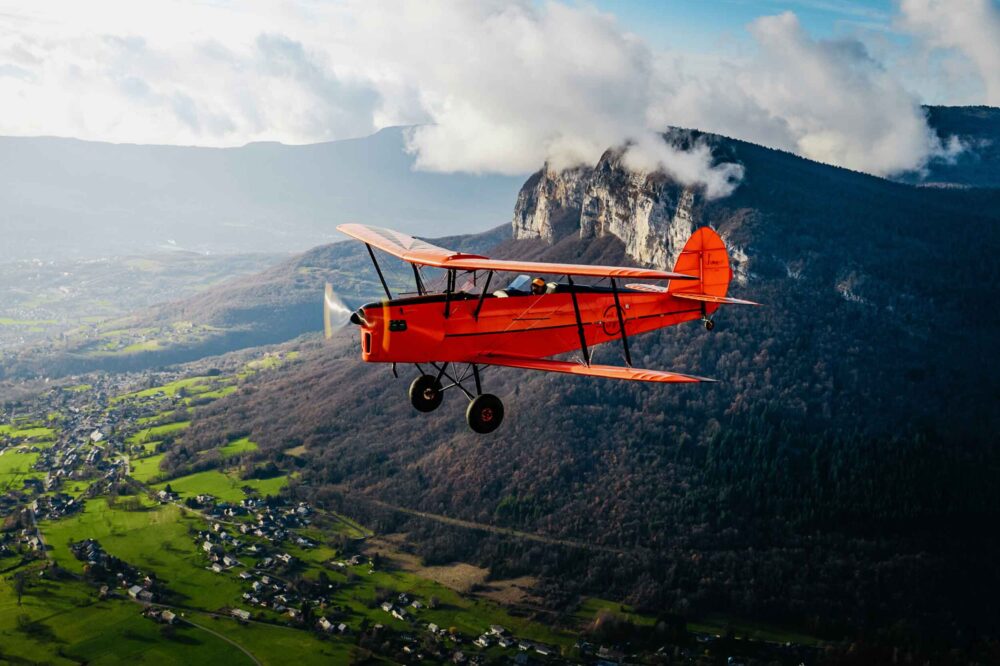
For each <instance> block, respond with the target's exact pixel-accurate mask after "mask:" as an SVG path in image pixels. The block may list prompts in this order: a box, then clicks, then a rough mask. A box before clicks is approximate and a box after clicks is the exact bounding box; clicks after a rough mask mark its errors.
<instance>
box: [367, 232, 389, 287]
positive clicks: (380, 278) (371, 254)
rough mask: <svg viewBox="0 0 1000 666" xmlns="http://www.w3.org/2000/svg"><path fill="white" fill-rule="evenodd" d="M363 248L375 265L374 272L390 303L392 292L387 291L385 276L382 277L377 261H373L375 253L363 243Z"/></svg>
mask: <svg viewBox="0 0 1000 666" xmlns="http://www.w3.org/2000/svg"><path fill="white" fill-rule="evenodd" d="M365 247H366V248H368V256H369V257H371V258H372V263H373V264H375V272H376V273H378V279H379V281H380V282H381V283H382V288H383V289H385V296H386V298H388V299H389V300H390V301H391V300H392V292H390V291H389V285H387V284H386V283H385V276H384V275H382V269H381V268H380V267H379V265H378V261H377V260H376V259H375V253H374V252H372V246H371V245H369V244H368V243H365Z"/></svg>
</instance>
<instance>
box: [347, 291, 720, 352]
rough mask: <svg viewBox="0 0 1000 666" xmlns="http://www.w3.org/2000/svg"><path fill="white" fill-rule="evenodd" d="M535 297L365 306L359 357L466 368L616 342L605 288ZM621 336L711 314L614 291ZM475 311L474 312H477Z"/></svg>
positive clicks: (705, 307)
mask: <svg viewBox="0 0 1000 666" xmlns="http://www.w3.org/2000/svg"><path fill="white" fill-rule="evenodd" d="M574 292H575V295H576V301H577V307H576V308H575V307H574V305H573V293H571V292H570V291H569V290H566V291H563V292H561V293H552V294H541V295H532V294H526V295H512V296H507V297H498V296H495V295H492V294H491V295H487V296H486V297H485V298H483V299H482V301H481V302H480V298H479V295H478V294H467V293H454V294H451V295H450V296H446V295H445V294H429V295H424V296H415V297H412V298H402V299H395V300H391V301H389V300H386V301H383V302H381V303H371V304H368V305H365V306H363V307H362V308H361V309H360V310H359V311H358V315H360V316H358V320H359V321H360V325H361V356H362V358H363V359H364V360H365V361H368V362H373V363H428V362H454V363H463V362H467V363H471V362H473V361H474V359H476V358H479V357H481V356H482V355H483V354H490V353H495V354H510V355H516V356H527V357H533V358H545V357H549V356H552V355H555V354H560V353H563V352H567V351H572V350H574V349H580V347H581V342H580V329H581V327H580V326H578V323H577V321H578V320H577V315H576V311H577V308H578V309H579V314H580V317H579V321H580V322H581V323H582V330H583V334H584V338H585V340H586V344H587V346H588V347H591V346H594V345H598V344H601V343H604V342H609V341H612V340H619V339H620V338H621V326H620V324H619V316H618V314H619V313H618V311H617V310H616V306H615V296H614V293H613V292H612V291H611V290H610V289H600V288H594V287H576V288H575V289H574ZM618 303H619V305H620V308H621V310H620V313H621V319H622V320H623V321H624V322H625V332H626V333H627V335H628V336H630V337H631V336H634V335H638V334H641V333H647V332H649V331H653V330H656V329H658V328H663V327H665V326H672V325H674V324H680V323H682V322H686V321H693V320H699V319H702V318H703V317H705V316H707V315H711V314H712V313H713V312H715V310H716V309H718V307H719V306H718V305H717V304H714V303H705V304H702V303H697V302H692V301H690V300H684V299H680V298H675V297H673V296H671V295H670V294H669V293H651V292H646V291H638V290H630V289H619V290H618ZM477 309H478V310H477Z"/></svg>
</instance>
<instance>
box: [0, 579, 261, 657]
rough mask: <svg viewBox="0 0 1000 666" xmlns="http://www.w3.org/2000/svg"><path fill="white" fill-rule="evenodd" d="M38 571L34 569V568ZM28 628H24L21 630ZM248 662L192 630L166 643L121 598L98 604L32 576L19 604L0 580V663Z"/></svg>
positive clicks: (90, 596)
mask: <svg viewBox="0 0 1000 666" xmlns="http://www.w3.org/2000/svg"><path fill="white" fill-rule="evenodd" d="M32 569H37V566H35V567H32ZM25 625H28V626H25ZM83 662H88V663H92V664H142V663H145V664H193V663H202V664H207V663H213V662H216V663H226V664H229V663H233V664H248V663H251V662H250V660H249V659H247V658H246V657H245V656H244V655H242V654H241V653H239V652H236V651H235V650H233V648H232V646H230V645H229V644H228V643H226V642H224V641H223V640H221V639H219V638H217V637H215V636H213V635H211V634H209V633H206V632H204V631H201V630H199V629H195V628H193V627H184V628H178V630H177V632H176V636H175V638H173V639H165V638H164V637H162V635H161V633H160V627H159V626H158V625H156V624H155V623H153V622H152V621H150V620H147V619H145V618H143V617H141V615H140V608H139V606H138V605H136V604H134V603H132V602H130V601H126V600H124V599H117V600H107V601H98V600H97V597H96V594H95V591H94V589H93V588H92V587H90V586H89V585H87V584H85V583H83V582H80V581H75V580H59V581H49V580H43V579H39V578H38V577H37V576H31V577H30V582H29V585H28V588H27V589H26V590H25V593H24V595H23V598H22V600H21V605H20V606H18V605H17V596H16V595H15V593H14V590H13V583H12V580H11V579H10V577H9V576H4V577H2V578H0V663H15V664H16V663H52V664H79V663H83Z"/></svg>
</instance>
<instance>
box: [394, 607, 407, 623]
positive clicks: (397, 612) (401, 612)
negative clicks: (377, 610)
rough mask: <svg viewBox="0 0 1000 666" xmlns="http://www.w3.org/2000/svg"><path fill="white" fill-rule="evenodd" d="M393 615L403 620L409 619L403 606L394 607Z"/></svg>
mask: <svg viewBox="0 0 1000 666" xmlns="http://www.w3.org/2000/svg"><path fill="white" fill-rule="evenodd" d="M392 616H393V617H394V618H396V619H397V620H400V621H401V622H405V621H406V620H407V617H406V611H405V610H403V609H401V608H393V609H392Z"/></svg>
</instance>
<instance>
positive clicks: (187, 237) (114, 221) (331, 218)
mask: <svg viewBox="0 0 1000 666" xmlns="http://www.w3.org/2000/svg"><path fill="white" fill-rule="evenodd" d="M927 111H928V117H929V120H930V122H931V125H932V126H933V127H934V128H935V129H936V131H937V132H938V133H939V135H940V136H941V137H942V139H943V140H945V141H946V142H947V141H948V140H950V138H951V137H952V136H957V137H958V138H959V139H960V141H961V143H962V145H963V146H964V147H965V151H964V152H963V153H961V154H960V155H959V156H958V157H957V158H956V159H955V160H954V161H953V162H950V163H949V162H945V161H942V160H936V161H932V162H931V163H930V164H929V165H928V166H927V168H926V169H925V170H923V171H921V172H914V173H908V174H900V175H899V179H900V180H903V181H905V182H910V183H930V184H938V185H942V184H950V185H954V184H960V185H973V186H997V185H998V184H1000V145H998V142H997V140H996V136H997V135H998V124H1000V112H998V111H997V110H996V109H990V108H988V107H928V109H927ZM404 132H405V129H404V128H398V127H397V128H389V129H385V130H382V131H380V132H378V133H376V134H374V135H372V136H369V137H364V138H360V139H351V140H345V141H333V142H329V143H320V144H313V145H302V146H287V145H282V144H277V143H254V144H249V145H247V146H243V147H240V148H198V147H181V146H150V145H129V144H108V143H97V142H87V141H79V140H75V139H61V138H50V137H38V138H13V137H0V229H2V231H3V237H4V250H5V253H4V254H5V256H0V261H6V260H9V259H31V258H40V259H44V260H53V259H54V260H63V259H68V258H93V257H107V256H112V255H123V254H143V253H149V252H153V251H159V250H162V249H176V248H180V249H186V250H192V251H196V252H213V253H220V252H223V253H241V252H287V251H303V250H306V249H308V248H311V247H314V246H316V245H319V244H321V243H326V242H330V241H332V240H336V239H339V238H341V237H340V236H339V235H338V234H336V232H335V231H334V227H335V226H336V225H337V224H338V223H340V222H344V221H360V222H364V223H368V224H376V225H382V226H391V227H394V228H399V229H402V230H404V231H407V232H411V233H414V234H423V235H427V236H444V235H448V234H458V233H470V232H477V231H482V230H485V229H489V228H492V227H495V226H496V225H498V224H500V223H502V222H504V221H505V220H507V219H509V216H510V208H511V202H512V201H513V200H514V196H515V194H516V192H517V190H518V187H519V186H520V184H521V182H522V180H523V179H520V178H514V177H506V176H496V175H483V176H477V175H469V174H435V173H427V172H420V171H414V169H413V163H414V158H413V156H412V155H410V154H408V153H407V152H406V150H405V142H404Z"/></svg>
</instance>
